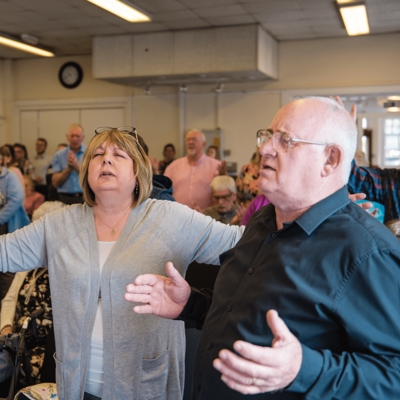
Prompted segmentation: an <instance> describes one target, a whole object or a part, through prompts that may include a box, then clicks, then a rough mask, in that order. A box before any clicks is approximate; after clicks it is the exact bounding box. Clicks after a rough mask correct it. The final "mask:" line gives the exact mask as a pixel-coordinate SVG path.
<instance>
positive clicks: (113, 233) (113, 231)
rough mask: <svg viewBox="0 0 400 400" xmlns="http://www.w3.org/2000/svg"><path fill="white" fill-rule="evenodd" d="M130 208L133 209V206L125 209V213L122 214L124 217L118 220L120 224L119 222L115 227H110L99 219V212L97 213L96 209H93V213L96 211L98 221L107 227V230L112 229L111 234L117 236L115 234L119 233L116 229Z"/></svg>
mask: <svg viewBox="0 0 400 400" xmlns="http://www.w3.org/2000/svg"><path fill="white" fill-rule="evenodd" d="M129 208H131V206H129V207H128V208H126V209H125V211H124V213H123V214H122V217H121V218H120V219H119V220H118V222H117V223H116V224H115V225H114V226H110V225H108V224H106V223H105V222H104V221H103V220H102V219H101V218H100V217H99V214H97V211H96V209H95V208H94V209H93V211H94V215H95V216H96V217H97V218H98V220H99V221H100V222H101V223H102V224H103V225H105V226H106V227H107V228H110V229H111V232H110V233H111V235H115V234H116V233H117V231H116V230H115V228H116V227H117V225H118V224H119V223H120V222H121V221H122V218H124V217H125V214H126V212H127V210H128V209H129Z"/></svg>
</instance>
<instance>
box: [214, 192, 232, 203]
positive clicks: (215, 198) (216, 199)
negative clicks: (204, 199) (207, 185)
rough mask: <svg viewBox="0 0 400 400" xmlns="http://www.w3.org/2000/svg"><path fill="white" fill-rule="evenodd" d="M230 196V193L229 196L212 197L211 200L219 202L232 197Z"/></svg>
mask: <svg viewBox="0 0 400 400" xmlns="http://www.w3.org/2000/svg"><path fill="white" fill-rule="evenodd" d="M232 195H233V193H230V194H226V195H225V196H214V195H213V196H212V198H213V199H214V200H215V201H220V200H228V199H229V198H230V197H232Z"/></svg>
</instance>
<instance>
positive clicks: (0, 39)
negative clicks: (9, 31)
mask: <svg viewBox="0 0 400 400" xmlns="http://www.w3.org/2000/svg"><path fill="white" fill-rule="evenodd" d="M0 44H2V45H4V46H8V47H12V48H14V49H17V50H21V51H25V52H27V53H32V54H36V55H37V56H42V57H54V56H55V54H54V53H52V52H50V51H47V50H44V49H41V48H39V47H35V46H31V45H29V44H26V43H22V42H19V41H17V40H14V39H11V38H9V37H6V36H0Z"/></svg>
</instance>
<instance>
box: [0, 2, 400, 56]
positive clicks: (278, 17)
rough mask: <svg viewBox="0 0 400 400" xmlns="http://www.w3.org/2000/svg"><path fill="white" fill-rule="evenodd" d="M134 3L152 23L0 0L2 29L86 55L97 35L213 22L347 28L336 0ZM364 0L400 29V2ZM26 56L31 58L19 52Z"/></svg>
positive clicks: (82, 7) (308, 34)
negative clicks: (33, 36)
mask: <svg viewBox="0 0 400 400" xmlns="http://www.w3.org/2000/svg"><path fill="white" fill-rule="evenodd" d="M130 1H131V2H132V3H133V4H135V5H137V6H138V7H140V8H142V9H144V10H146V11H148V12H150V13H151V14H152V15H153V17H154V19H153V21H152V22H150V23H141V24H131V23H128V22H126V21H124V20H122V19H121V18H118V17H116V16H114V15H113V14H110V13H108V12H107V11H105V10H102V9H101V8H99V7H97V6H94V5H93V4H91V3H89V2H88V1H86V0H0V31H4V32H5V33H9V34H11V35H14V36H16V37H19V36H20V34H21V33H30V34H33V35H35V36H37V37H39V38H40V42H41V43H43V45H46V46H49V47H54V48H55V49H56V50H57V54H73V51H76V52H79V54H83V53H82V52H86V53H87V52H88V51H90V48H91V45H90V41H91V36H95V35H108V34H109V35H112V34H120V33H122V34H123V33H140V32H159V31H164V30H165V31H167V30H174V29H195V28H201V27H210V26H228V25H241V24H250V23H260V24H261V25H262V26H263V27H264V29H265V30H266V31H268V32H270V33H271V35H272V36H274V37H276V38H277V39H278V40H296V39H299V38H300V39H306V38H310V39H311V38H316V37H337V36H338V35H341V34H340V32H344V30H343V27H342V23H341V20H340V17H339V15H338V12H337V10H336V8H335V3H334V0H200V1H199V0H130ZM365 2H366V6H367V12H368V16H369V19H370V26H371V33H377V34H381V33H390V32H399V31H400V24H399V22H398V21H400V0H365ZM11 53H13V54H15V53H16V52H15V51H14V52H10V51H7V53H6V52H5V51H4V50H3V49H2V48H0V58H2V57H3V58H4V57H9V55H10V54H11ZM17 53H18V54H20V52H17ZM5 54H7V55H5ZM13 57H14V56H13ZM21 57H23V58H25V57H26V56H25V54H24V53H21V54H20V55H19V56H16V58H21ZM30 57H32V56H30Z"/></svg>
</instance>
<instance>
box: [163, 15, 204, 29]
mask: <svg viewBox="0 0 400 400" xmlns="http://www.w3.org/2000/svg"><path fill="white" fill-rule="evenodd" d="M163 25H165V26H166V27H167V29H189V28H193V29H195V28H205V27H209V26H210V24H209V23H208V22H207V21H205V20H203V19H200V18H198V19H194V20H175V21H164V22H163Z"/></svg>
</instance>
